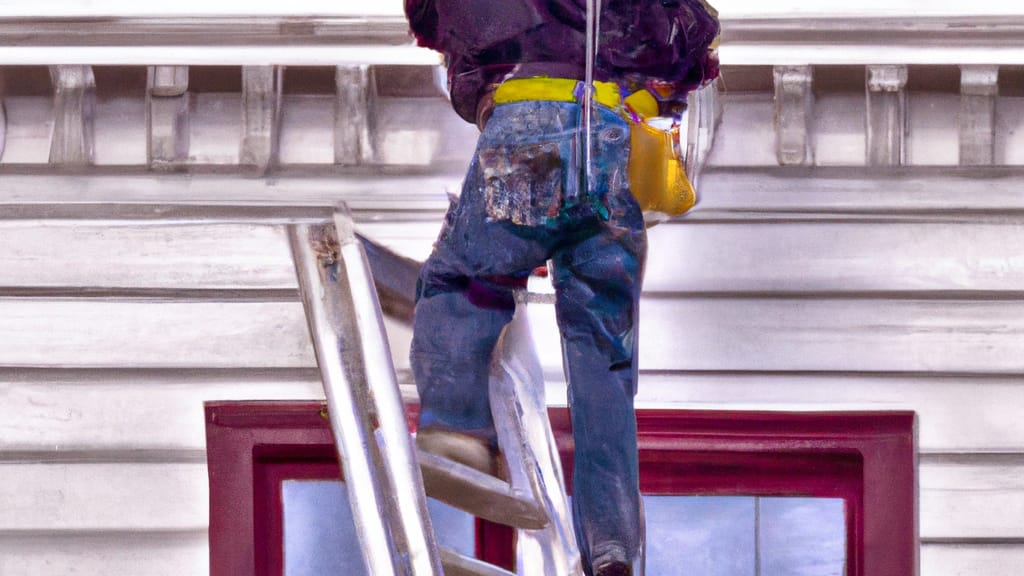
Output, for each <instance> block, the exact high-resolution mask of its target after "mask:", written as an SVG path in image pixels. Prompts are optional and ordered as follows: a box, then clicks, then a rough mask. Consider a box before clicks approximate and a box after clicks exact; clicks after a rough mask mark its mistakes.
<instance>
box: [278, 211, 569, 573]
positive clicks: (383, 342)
mask: <svg viewBox="0 0 1024 576" xmlns="http://www.w3.org/2000/svg"><path fill="white" fill-rule="evenodd" d="M289 240H290V243H291V249H292V254H293V257H294V261H295V268H296V273H297V276H298V280H299V288H300V292H301V294H302V300H303V304H304V307H305V311H306V318H307V321H308V324H309V328H310V333H311V336H312V341H313V346H314V350H315V353H316V358H317V363H318V365H319V368H320V373H321V377H322V379H323V385H324V392H325V395H326V399H327V409H328V413H329V415H330V423H331V431H332V432H333V434H334V438H335V444H336V448H337V451H338V457H339V462H340V463H341V464H342V469H343V470H344V474H345V478H346V482H345V485H346V487H347V490H348V492H349V500H350V502H351V505H352V515H353V521H354V523H355V526H356V532H357V534H358V535H359V543H360V548H361V550H362V553H363V557H364V559H365V563H366V566H367V568H368V570H369V572H370V574H373V575H374V576H390V575H402V576H405V575H408V576H428V575H440V574H447V575H448V576H472V575H477V576H511V575H512V574H513V573H511V572H508V571H507V570H504V569H502V568H499V567H497V566H494V565H491V564H488V563H485V562H482V561H480V560H478V559H475V558H470V557H466V556H463V555H460V554H458V553H456V552H453V551H450V550H447V549H444V548H439V547H438V545H437V542H436V540H435V538H434V532H433V529H432V527H431V524H430V518H429V515H428V514H427V504H426V497H427V494H429V495H431V496H434V497H436V498H437V499H439V500H442V501H445V502H447V503H449V504H451V505H453V506H455V507H457V508H460V509H463V510H465V511H467V512H469V513H471V514H473V515H475V516H479V517H481V518H484V519H487V520H491V521H494V522H498V523H502V524H507V525H510V526H513V527H515V528H517V530H518V540H517V542H518V544H517V558H516V559H517V562H516V564H517V567H518V574H520V575H525V574H530V575H538V574H543V575H544V576H578V575H580V574H582V568H581V565H580V558H579V553H578V550H577V547H576V542H575V539H574V537H573V533H572V527H571V521H570V516H569V513H568V505H567V497H566V494H565V486H564V481H563V476H562V470H561V463H560V461H559V458H558V451H557V449H556V447H555V442H554V436H553V434H552V432H551V426H550V423H549V422H548V418H547V409H546V403H545V401H544V390H543V378H542V374H541V369H540V365H539V362H538V361H537V359H536V355H535V354H534V353H533V348H532V344H531V340H530V334H529V326H528V324H527V321H526V316H525V313H524V311H523V305H524V304H525V299H524V298H521V297H520V298H518V301H519V305H518V306H517V312H516V316H515V319H514V320H513V322H512V323H511V324H510V325H509V326H508V327H507V328H506V330H505V332H504V333H503V335H502V338H501V340H500V342H499V352H498V353H496V354H495V359H494V361H493V362H492V367H491V383H490V396H491V409H492V412H493V414H494V420H495V424H496V426H497V429H498V441H499V445H500V447H501V450H502V452H503V454H504V456H505V458H506V459H507V461H508V468H509V477H510V478H509V482H504V481H502V480H499V479H497V478H495V477H492V476H489V475H487V474H483V473H481V472H478V471H477V470H474V469H472V468H469V467H467V466H464V465H462V464H459V463H456V462H453V461H451V460H447V459H443V458H441V457H439V456H436V455H434V454H430V453H426V452H418V453H417V451H416V450H415V449H414V448H413V446H412V442H411V436H410V434H409V430H408V427H407V424H406V419H405V412H404V408H403V405H402V400H401V395H400V393H399V388H398V383H397V377H396V375H395V369H394V366H393V363H392V360H391V353H390V350H389V345H388V340H387V336H386V334H385V331H384V324H383V316H382V313H381V307H380V303H379V300H378V297H377V293H376V291H375V289H374V284H373V278H372V276H371V273H370V268H369V263H368V260H367V256H366V251H365V249H364V247H363V245H362V244H361V242H360V241H359V239H358V238H357V236H356V235H355V231H354V225H353V222H352V218H351V216H350V215H349V214H348V211H347V209H345V208H344V207H341V208H339V210H338V211H337V212H336V213H335V215H334V222H333V225H332V224H329V223H327V224H295V225H291V226H290V227H289ZM421 469H422V472H421ZM424 486H426V488H427V491H425V490H424Z"/></svg>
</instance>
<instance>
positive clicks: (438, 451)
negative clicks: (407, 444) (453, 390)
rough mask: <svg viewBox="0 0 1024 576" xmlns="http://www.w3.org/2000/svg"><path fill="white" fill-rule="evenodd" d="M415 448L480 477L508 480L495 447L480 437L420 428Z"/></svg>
mask: <svg viewBox="0 0 1024 576" xmlns="http://www.w3.org/2000/svg"><path fill="white" fill-rule="evenodd" d="M416 447H417V448H419V449H420V450H424V451H426V452H430V453H431V454H434V455H437V456H441V457H442V458H447V459H448V460H454V461H455V462H458V463H459V464H464V465H466V466H469V467H470V468H473V469H474V470H478V471H480V472H483V473H484V474H489V475H491V476H494V477H496V478H501V479H507V478H508V472H507V470H506V468H505V466H504V459H503V458H501V456H500V454H499V453H498V449H497V447H495V446H494V445H493V444H492V443H491V442H489V441H487V440H484V439H483V438H477V437H476V436H470V435H469V434H464V433H462V432H455V431H452V430H443V429H440V428H420V429H419V430H418V431H417V432H416Z"/></svg>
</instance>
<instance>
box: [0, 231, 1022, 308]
mask: <svg viewBox="0 0 1024 576" xmlns="http://www.w3.org/2000/svg"><path fill="white" fill-rule="evenodd" d="M439 219H440V216H439V215H437V217H436V218H433V219H431V220H427V221H421V222H401V223H395V222H366V223H362V224H360V226H359V230H360V231H361V232H362V233H364V234H366V235H368V236H370V237H372V238H379V239H381V240H382V243H383V244H384V245H385V246H387V247H389V248H391V249H393V250H395V251H397V252H399V253H401V254H404V255H407V256H410V257H413V258H416V259H418V260H422V259H424V258H425V257H426V255H427V254H428V253H429V250H430V246H431V244H432V243H433V240H434V238H435V237H436V235H437V233H438V229H439V224H440V223H439ZM1002 220H1003V221H1001V222H991V221H988V220H987V219H981V218H975V219H974V220H973V221H970V220H962V221H958V222H956V223H949V222H944V221H941V220H940V219H938V218H934V219H933V221H930V222H927V221H926V222H916V223H910V222H902V223H884V222H863V221H848V222H834V223H822V222H815V221H808V222H756V221H754V222H745V223H740V222H733V223H715V222H701V221H699V220H694V221H692V222H691V221H684V222H683V223H679V224H668V225H662V226H657V227H655V228H653V229H651V231H650V233H649V236H650V239H649V242H650V253H649V255H648V260H647V273H646V277H645V283H644V288H645V289H646V290H647V291H648V292H657V293H662V292H719V291H723V290H725V291H737V292H743V291H758V292H812V293H813V292H819V291H820V292H837V291H844V292H860V291H863V292H878V291H889V292H891V291H900V290H910V291H918V290H940V291H941V290H945V291H1000V290H1005V291H1020V290H1021V287H1022V286H1024V256H1022V255H1020V254H1019V251H1018V250H1016V247H1017V246H1020V245H1024V227H1021V226H1020V225H1019V221H1018V220H1015V219H1008V218H1004V219H1002ZM0 244H2V245H3V246H5V250H4V251H3V253H2V254H0V288H2V287H9V286H67V287H89V286H98V287H110V288H118V287H147V288H174V289H190V288H193V289H195V288H210V289H231V288H238V289H240V288H253V289H260V288H262V289H274V288H277V289H286V288H295V285H296V283H295V272H294V269H293V267H292V264H291V256H290V253H289V251H288V244H287V237H286V234H285V231H284V229H283V228H282V227H279V226H266V225H243V224H219V225H210V226H145V227H138V226H136V227H132V226H120V227H98V226H80V227H49V228H47V227H39V226H34V225H32V226H30V225H21V226H16V225H6V226H2V227H0ZM883 254H884V255H885V257H884V258H883V257H881V256H882V255H883Z"/></svg>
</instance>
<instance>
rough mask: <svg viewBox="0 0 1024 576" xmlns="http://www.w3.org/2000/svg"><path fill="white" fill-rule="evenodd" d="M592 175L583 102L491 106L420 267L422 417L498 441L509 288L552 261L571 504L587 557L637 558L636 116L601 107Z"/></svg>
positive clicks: (641, 238) (415, 352)
mask: <svg viewBox="0 0 1024 576" xmlns="http://www.w3.org/2000/svg"><path fill="white" fill-rule="evenodd" d="M597 110H598V111H597V112H596V113H595V114H594V118H593V128H592V130H593V131H592V143H593V144H592V145H593V148H594V150H593V166H594V168H593V170H592V174H591V179H590V181H591V182H592V185H591V186H589V190H588V189H587V188H588V187H587V186H583V185H582V184H581V171H580V170H579V167H578V161H577V159H576V146H579V145H580V144H581V142H582V136H581V135H579V134H577V125H578V123H579V120H580V118H579V116H580V109H579V106H578V105H577V104H574V103H564V102H537V101H531V102H519V103H513V104H503V105H499V106H497V107H496V108H495V110H494V113H493V115H492V116H491V118H490V119H489V121H488V122H487V125H486V127H485V129H484V131H483V134H481V136H480V140H479V142H478V144H477V153H476V156H475V157H474V159H473V161H472V163H471V165H470V167H469V173H468V174H467V176H466V180H465V183H464V187H463V191H462V195H461V196H460V198H459V200H458V201H457V202H456V203H455V204H453V205H452V206H451V208H450V209H449V211H448V214H447V216H446V220H445V224H444V226H443V228H442V230H441V234H440V236H439V238H438V240H437V243H436V245H435V247H434V252H433V253H432V254H431V256H430V258H429V259H428V260H427V262H426V264H425V265H424V268H423V273H422V275H421V277H420V286H419V293H418V301H417V304H416V317H415V326H414V334H413V342H412V367H413V372H414V375H415V378H416V384H417V387H418V389H419V395H420V401H421V406H422V412H421V415H420V426H421V427H428V426H432V427H439V428H444V429H453V430H458V431H463V432H469V433H471V434H474V435H477V436H480V437H484V438H489V439H493V438H494V435H495V433H494V424H493V421H492V419H491V412H490V406H489V402H488V384H487V383H488V371H489V366H490V360H491V356H492V353H493V352H494V348H495V345H496V343H497V341H498V337H499V334H500V332H501V330H502V328H503V327H504V326H505V325H506V324H507V323H508V322H509V321H510V320H511V319H512V313H513V311H514V308H515V303H514V301H513V294H512V292H513V289H514V288H515V287H517V286H521V285H523V284H524V282H525V279H526V277H527V276H528V275H529V274H530V272H531V271H532V270H533V269H534V268H536V267H537V266H542V265H544V264H545V262H546V261H548V260H549V259H550V260H551V262H552V264H553V266H552V275H553V283H554V287H555V290H556V304H555V309H556V313H557V318H558V325H559V329H560V330H561V335H562V351H563V359H564V366H565V370H566V375H567V380H568V382H569V403H570V408H571V412H572V424H573V434H574V438H575V444H576V460H575V473H574V477H573V487H574V488H573V515H574V518H575V525H576V536H577V539H578V541H579V545H580V549H581V551H582V554H583V559H584V566H585V567H586V570H587V573H588V574H590V573H591V568H590V564H591V562H600V561H601V560H602V559H604V558H606V557H609V556H610V557H615V558H617V559H621V560H625V561H627V562H630V563H632V562H633V561H634V559H635V558H636V556H637V554H638V548H639V546H640V541H641V539H642V531H643V525H642V519H641V512H640V500H639V486H638V463H637V442H636V417H635V414H634V411H633V397H634V395H635V394H636V376H637V364H636V356H637V347H636V344H637V339H636V330H637V303H638V297H639V293H640V280H641V277H642V273H643V264H644V258H645V255H646V247H647V244H646V242H647V240H646V233H645V229H644V224H643V215H642V213H641V211H640V209H639V207H638V206H637V203H636V201H635V200H634V199H633V197H632V195H631V194H630V192H629V185H628V181H627V177H626V174H627V170H626V162H627V159H628V157H629V127H628V125H627V124H626V122H625V121H624V120H623V119H622V118H620V117H619V116H618V115H616V114H615V113H614V112H613V111H611V110H609V109H607V108H603V107H598V108H597Z"/></svg>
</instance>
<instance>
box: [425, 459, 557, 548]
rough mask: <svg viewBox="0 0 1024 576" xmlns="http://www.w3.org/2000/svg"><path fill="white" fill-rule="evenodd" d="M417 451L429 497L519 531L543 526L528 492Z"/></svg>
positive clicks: (542, 514) (543, 519) (543, 520)
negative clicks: (525, 492)
mask: <svg viewBox="0 0 1024 576" xmlns="http://www.w3.org/2000/svg"><path fill="white" fill-rule="evenodd" d="M417 453H418V454H417V455H418V457H419V461H420V470H421V471H422V473H423V486H424V488H426V492H427V494H428V495H429V496H431V497H433V498H436V499H438V500H440V501H442V502H445V503H447V504H450V505H452V506H455V507H456V508H459V509H461V510H464V511H466V512H469V513H470V514H472V515H474V516H477V517H480V518H483V519H484V520H490V521H491V522H497V523H499V524H506V525H508V526H513V527H516V528H520V529H523V530H538V529H540V528H543V527H545V526H547V523H548V519H547V515H546V514H545V512H544V509H543V508H542V507H541V506H540V505H539V504H538V503H537V501H536V500H535V499H534V498H533V495H532V494H524V493H523V492H522V491H520V490H515V489H514V488H512V486H511V485H510V484H509V483H508V482H504V481H502V480H499V479H498V478H495V477H494V476H491V475H489V474H485V473H483V472H480V471H479V470H476V469H474V468H470V467H469V466H466V465H464V464H460V463H458V462H455V461H453V460H449V459H447V458H442V457H441V456H438V455H436V454H433V453H430V452H427V451H425V450H419V449H417Z"/></svg>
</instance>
